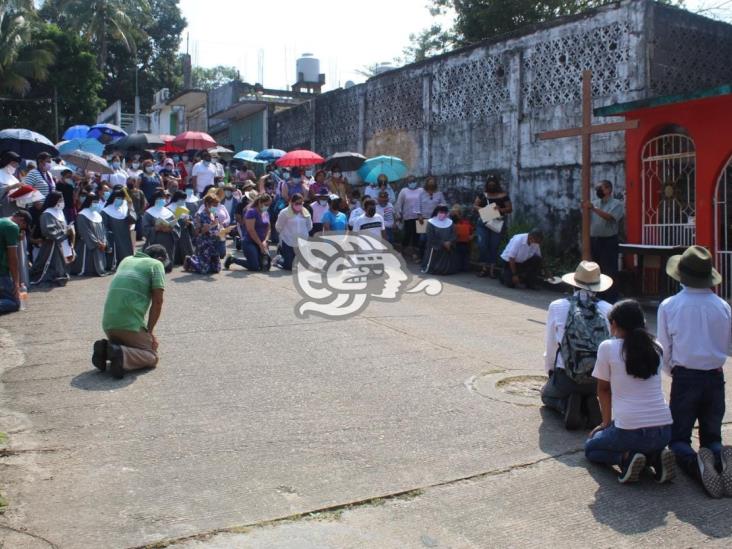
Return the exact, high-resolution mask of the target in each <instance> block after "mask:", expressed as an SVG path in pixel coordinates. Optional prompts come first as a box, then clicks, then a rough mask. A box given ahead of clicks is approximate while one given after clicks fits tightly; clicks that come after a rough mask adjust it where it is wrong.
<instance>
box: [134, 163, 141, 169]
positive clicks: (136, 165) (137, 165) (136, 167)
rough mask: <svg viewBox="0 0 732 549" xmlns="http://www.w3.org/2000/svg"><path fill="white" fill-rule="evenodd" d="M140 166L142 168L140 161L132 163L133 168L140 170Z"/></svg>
mask: <svg viewBox="0 0 732 549" xmlns="http://www.w3.org/2000/svg"><path fill="white" fill-rule="evenodd" d="M139 168H140V163H139V162H133V163H132V169H133V170H138V169H139Z"/></svg>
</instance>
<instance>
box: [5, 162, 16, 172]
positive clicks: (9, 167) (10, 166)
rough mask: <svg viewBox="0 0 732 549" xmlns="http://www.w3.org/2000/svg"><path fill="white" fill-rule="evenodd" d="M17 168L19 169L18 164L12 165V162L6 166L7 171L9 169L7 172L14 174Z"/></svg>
mask: <svg viewBox="0 0 732 549" xmlns="http://www.w3.org/2000/svg"><path fill="white" fill-rule="evenodd" d="M17 169H18V168H17V166H14V165H12V164H8V165H7V166H5V170H6V171H7V172H8V173H9V174H14V173H15V170H17Z"/></svg>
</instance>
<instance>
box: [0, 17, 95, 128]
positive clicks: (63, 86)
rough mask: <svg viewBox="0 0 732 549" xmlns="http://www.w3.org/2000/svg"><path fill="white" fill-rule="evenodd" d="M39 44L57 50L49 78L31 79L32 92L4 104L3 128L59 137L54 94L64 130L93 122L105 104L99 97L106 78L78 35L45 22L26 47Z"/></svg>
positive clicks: (30, 47)
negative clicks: (20, 129) (15, 128)
mask: <svg viewBox="0 0 732 549" xmlns="http://www.w3.org/2000/svg"><path fill="white" fill-rule="evenodd" d="M39 44H43V45H44V47H48V45H51V46H52V47H53V49H54V51H55V53H56V55H55V61H54V63H53V64H52V65H50V66H49V67H48V72H49V75H50V77H49V78H47V79H45V80H40V79H39V80H36V79H31V80H30V82H29V84H30V91H29V92H28V93H27V95H26V96H25V97H24V98H23V101H9V102H7V103H5V104H4V105H3V109H2V116H0V127H5V128H7V127H24V128H30V129H33V130H34V131H38V132H40V133H42V134H44V135H46V136H48V137H49V138H51V139H53V138H54V137H56V135H55V119H54V110H53V99H54V93H55V94H56V97H57V105H58V119H59V120H58V123H59V130H60V131H61V132H63V130H64V128H66V127H68V126H71V125H73V124H82V123H86V124H89V123H93V122H94V119H95V117H96V115H97V113H98V112H99V110H101V109H102V108H103V106H104V102H103V101H102V100H101V99H100V97H99V93H100V92H101V89H102V81H103V77H102V73H101V72H99V70H98V69H97V66H96V55H95V54H94V52H93V51H92V49H91V47H90V45H89V44H88V43H87V42H85V41H84V40H83V39H81V38H80V37H79V36H78V35H77V34H75V33H72V32H68V31H67V32H64V31H62V30H61V29H59V28H58V27H57V26H55V25H43V26H41V27H39V28H38V29H37V31H36V32H35V33H34V35H33V38H32V40H31V42H30V43H29V44H28V45H27V46H26V48H27V49H30V50H32V49H35V48H38V47H39Z"/></svg>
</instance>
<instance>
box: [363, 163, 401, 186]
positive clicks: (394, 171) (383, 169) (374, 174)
mask: <svg viewBox="0 0 732 549" xmlns="http://www.w3.org/2000/svg"><path fill="white" fill-rule="evenodd" d="M408 172H409V168H407V165H406V164H405V163H404V161H403V160H402V159H401V158H397V157H396V156H376V157H374V158H369V159H368V160H367V161H366V162H364V164H363V166H361V167H360V168H359V170H358V175H360V176H361V179H363V180H364V181H366V183H373V182H375V181H376V180H377V179H378V177H379V175H381V174H383V175H385V176H386V177H388V178H389V181H397V180H399V179H402V178H403V177H405V176H406V175H407V173H408Z"/></svg>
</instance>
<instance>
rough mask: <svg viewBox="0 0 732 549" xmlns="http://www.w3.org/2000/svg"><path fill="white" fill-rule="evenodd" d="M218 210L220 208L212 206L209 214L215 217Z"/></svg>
mask: <svg viewBox="0 0 732 549" xmlns="http://www.w3.org/2000/svg"><path fill="white" fill-rule="evenodd" d="M218 209H219V208H218V206H211V207H210V208H209V209H208V211H209V212H210V213H211V214H213V215H216V212H217V211H218Z"/></svg>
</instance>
